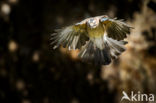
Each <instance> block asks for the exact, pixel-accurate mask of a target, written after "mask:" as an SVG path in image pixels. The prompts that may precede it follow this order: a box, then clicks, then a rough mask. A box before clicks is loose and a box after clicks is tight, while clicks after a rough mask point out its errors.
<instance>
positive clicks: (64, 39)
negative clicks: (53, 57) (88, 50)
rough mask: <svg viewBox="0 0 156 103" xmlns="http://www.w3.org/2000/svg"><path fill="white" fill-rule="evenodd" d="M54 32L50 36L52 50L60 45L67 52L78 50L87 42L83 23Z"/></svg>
mask: <svg viewBox="0 0 156 103" xmlns="http://www.w3.org/2000/svg"><path fill="white" fill-rule="evenodd" d="M55 32H56V33H54V34H52V35H51V40H52V42H51V44H52V45H54V47H53V48H54V49H55V48H57V47H59V46H60V45H62V46H63V47H67V48H68V49H69V50H71V49H77V48H78V49H80V48H81V46H83V45H84V44H85V43H86V41H87V40H89V38H88V37H87V31H86V24H85V23H84V22H80V23H77V24H75V25H71V26H68V27H65V28H62V29H58V30H55Z"/></svg>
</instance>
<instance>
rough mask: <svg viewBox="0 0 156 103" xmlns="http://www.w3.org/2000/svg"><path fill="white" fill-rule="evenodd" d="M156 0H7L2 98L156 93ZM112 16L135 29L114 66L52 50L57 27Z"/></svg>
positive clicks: (26, 102)
mask: <svg viewBox="0 0 156 103" xmlns="http://www.w3.org/2000/svg"><path fill="white" fill-rule="evenodd" d="M155 5H156V1H154V0H77V1H75V0H1V1H0V103H10V102H15V103H108V102H109V103H118V102H119V103H120V99H121V96H122V94H121V92H122V91H123V90H125V91H126V92H130V91H131V90H133V91H141V92H142V93H154V94H156V86H155V84H156V77H155V74H156V69H155V68H156V54H155V53H156V44H155V43H156V24H155V22H156V8H155V7H156V6H155ZM103 14H106V15H109V16H110V17H118V18H120V19H125V20H126V21H127V22H128V23H129V24H130V25H132V26H133V27H134V28H135V29H134V30H132V31H131V36H130V37H128V41H129V44H128V45H127V51H126V52H124V53H123V54H122V55H121V56H120V58H119V59H118V60H115V61H114V62H113V63H112V64H111V65H108V66H97V65H92V64H87V63H83V62H81V61H80V60H78V59H77V57H76V54H77V52H78V51H71V52H68V51H67V50H66V49H64V48H60V49H57V50H51V47H50V45H49V44H50V41H49V38H50V34H51V33H53V30H54V29H56V28H60V27H62V26H66V25H69V24H71V23H74V22H77V21H79V20H82V19H84V18H87V17H90V16H97V15H103Z"/></svg>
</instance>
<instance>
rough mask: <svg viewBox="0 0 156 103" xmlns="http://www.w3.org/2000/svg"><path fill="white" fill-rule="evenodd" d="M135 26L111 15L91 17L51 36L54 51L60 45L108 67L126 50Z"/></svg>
mask: <svg viewBox="0 0 156 103" xmlns="http://www.w3.org/2000/svg"><path fill="white" fill-rule="evenodd" d="M131 28H132V27H131V26H129V25H128V24H126V23H124V22H123V20H117V19H116V18H114V19H111V18H109V17H108V16H107V15H102V16H96V17H90V18H87V19H85V20H83V21H81V22H78V23H76V24H73V25H70V26H67V27H64V28H62V29H57V30H55V33H53V34H52V35H51V41H52V42H51V44H52V45H54V46H53V49H56V48H57V47H59V46H61V45H62V46H63V47H65V48H68V49H69V50H75V49H80V52H79V54H78V56H79V57H80V58H81V59H82V60H84V61H89V62H94V63H96V64H102V65H108V64H110V63H111V61H112V60H113V59H116V58H117V57H118V56H119V55H120V54H121V53H122V52H123V51H125V50H126V49H125V47H124V45H125V44H127V41H124V38H126V37H127V34H130V29H131Z"/></svg>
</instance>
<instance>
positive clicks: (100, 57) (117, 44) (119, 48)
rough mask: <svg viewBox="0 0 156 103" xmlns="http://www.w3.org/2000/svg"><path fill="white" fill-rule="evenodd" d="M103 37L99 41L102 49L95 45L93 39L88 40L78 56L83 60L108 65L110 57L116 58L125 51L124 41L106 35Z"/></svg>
mask: <svg viewBox="0 0 156 103" xmlns="http://www.w3.org/2000/svg"><path fill="white" fill-rule="evenodd" d="M103 39H104V40H103V42H102V41H101V45H103V48H102V49H101V48H99V46H97V44H96V42H95V41H91V40H90V41H89V42H87V43H86V45H85V46H84V47H83V48H82V50H81V51H80V53H79V55H78V56H79V57H80V58H82V60H84V61H91V62H93V61H94V62H95V64H103V65H108V64H109V63H110V62H111V59H116V58H117V57H118V56H119V55H120V54H121V53H122V52H123V51H125V47H124V45H125V44H126V43H127V42H126V41H117V40H113V39H111V38H109V37H107V36H106V35H105V36H104V37H103ZM101 47H102V46H101Z"/></svg>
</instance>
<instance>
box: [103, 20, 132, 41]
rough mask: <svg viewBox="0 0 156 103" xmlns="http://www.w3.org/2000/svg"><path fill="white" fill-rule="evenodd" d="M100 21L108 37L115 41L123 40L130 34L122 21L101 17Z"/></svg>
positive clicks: (127, 26)
mask: <svg viewBox="0 0 156 103" xmlns="http://www.w3.org/2000/svg"><path fill="white" fill-rule="evenodd" d="M100 21H101V22H102V23H103V24H104V26H105V29H106V32H107V35H108V37H110V38H113V39H115V40H123V39H124V38H126V37H127V34H129V33H130V29H131V28H132V27H130V26H129V25H127V24H126V23H124V22H123V21H122V20H116V19H110V18H108V17H102V18H101V19H100Z"/></svg>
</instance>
